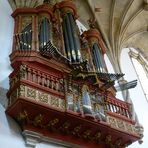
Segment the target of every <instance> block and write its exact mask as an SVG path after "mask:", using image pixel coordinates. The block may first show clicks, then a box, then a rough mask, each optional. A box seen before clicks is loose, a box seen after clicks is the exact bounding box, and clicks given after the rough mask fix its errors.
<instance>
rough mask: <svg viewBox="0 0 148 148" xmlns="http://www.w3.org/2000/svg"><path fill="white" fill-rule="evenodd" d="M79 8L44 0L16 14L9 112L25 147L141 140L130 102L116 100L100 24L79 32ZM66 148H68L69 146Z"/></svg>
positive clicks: (115, 146)
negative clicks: (17, 126) (38, 143)
mask: <svg viewBox="0 0 148 148" xmlns="http://www.w3.org/2000/svg"><path fill="white" fill-rule="evenodd" d="M79 15H81V14H77V8H76V6H75V3H74V2H73V1H71V0H63V1H60V2H57V3H52V2H51V1H49V0H45V1H44V2H43V4H41V5H39V6H37V7H33V8H27V7H23V8H19V7H18V8H17V9H16V10H15V11H14V12H13V14H12V17H13V18H14V22H15V25H14V36H13V47H12V52H11V55H10V61H11V66H12V68H13V71H12V73H11V74H10V76H9V79H10V88H9V91H8V93H7V96H8V98H9V105H8V108H7V110H6V113H7V114H8V115H9V116H11V117H12V118H14V119H15V120H16V121H17V123H18V124H19V125H20V127H21V130H22V135H23V137H24V139H25V141H26V145H27V146H30V147H32V145H31V144H30V140H28V139H32V140H33V142H34V145H33V147H35V145H36V143H37V142H39V141H46V140H45V139H50V140H51V141H54V142H55V143H59V144H61V145H63V144H64V145H66V146H67V147H80V148H81V147H86V148H98V147H99V148H125V147H126V146H128V145H130V144H132V143H133V142H135V141H138V140H140V139H141V138H142V133H141V131H140V130H139V129H138V128H137V126H136V123H135V121H134V120H133V118H132V109H131V104H130V103H127V102H125V101H121V100H119V99H117V98H116V89H115V87H114V84H115V81H118V80H119V79H122V77H123V76H124V74H122V73H109V72H108V70H107V67H106V64H105V61H104V54H105V53H106V46H105V43H104V40H103V38H102V35H101V33H100V31H99V30H98V29H97V28H96V27H95V21H93V19H90V20H89V21H88V23H89V26H90V28H89V29H88V30H87V31H83V32H82V33H80V30H79V28H78V26H77V23H76V20H77V19H78V16H79ZM66 146H65V147H66Z"/></svg>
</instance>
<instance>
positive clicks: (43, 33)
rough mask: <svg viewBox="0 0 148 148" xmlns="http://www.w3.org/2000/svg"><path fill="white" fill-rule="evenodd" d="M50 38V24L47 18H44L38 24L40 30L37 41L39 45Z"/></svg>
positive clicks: (42, 44) (41, 45) (44, 43)
mask: <svg viewBox="0 0 148 148" xmlns="http://www.w3.org/2000/svg"><path fill="white" fill-rule="evenodd" d="M50 39H51V24H50V22H49V20H48V19H47V18H44V19H43V21H42V22H41V25H40V32H39V41H40V47H41V48H43V46H45V45H46V43H47V42H48V41H49V40H50Z"/></svg>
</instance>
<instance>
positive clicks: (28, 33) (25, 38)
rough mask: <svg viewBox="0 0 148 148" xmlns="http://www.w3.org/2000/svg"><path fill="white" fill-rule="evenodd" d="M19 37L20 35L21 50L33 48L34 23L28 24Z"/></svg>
mask: <svg viewBox="0 0 148 148" xmlns="http://www.w3.org/2000/svg"><path fill="white" fill-rule="evenodd" d="M18 37H19V43H20V49H21V50H29V49H31V42H32V24H29V25H27V26H26V27H25V28H24V29H23V31H22V32H21V34H20V35H19V36H18Z"/></svg>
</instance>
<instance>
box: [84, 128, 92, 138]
mask: <svg viewBox="0 0 148 148" xmlns="http://www.w3.org/2000/svg"><path fill="white" fill-rule="evenodd" d="M90 134H91V130H86V131H85V132H84V133H83V138H85V139H90Z"/></svg>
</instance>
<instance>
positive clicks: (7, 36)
mask: <svg viewBox="0 0 148 148" xmlns="http://www.w3.org/2000/svg"><path fill="white" fill-rule="evenodd" d="M11 13H12V10H11V8H10V6H9V4H8V1H7V0H0V86H3V87H5V88H8V86H9V85H8V75H9V74H10V72H11V67H10V62H9V56H8V55H9V54H10V52H11V49H12V36H13V24H14V23H13V19H12V17H11Z"/></svg>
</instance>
